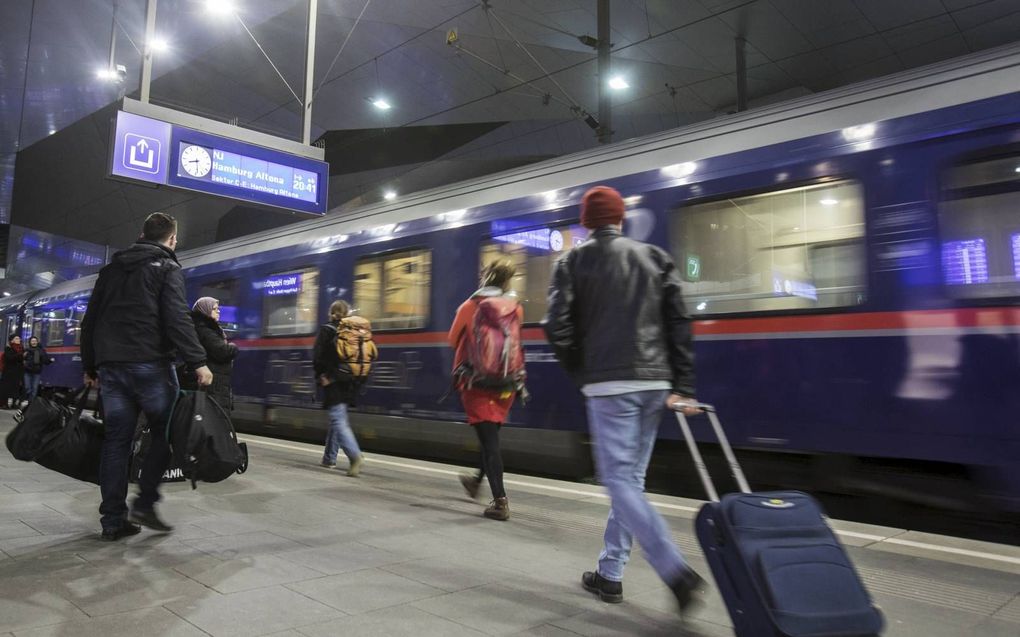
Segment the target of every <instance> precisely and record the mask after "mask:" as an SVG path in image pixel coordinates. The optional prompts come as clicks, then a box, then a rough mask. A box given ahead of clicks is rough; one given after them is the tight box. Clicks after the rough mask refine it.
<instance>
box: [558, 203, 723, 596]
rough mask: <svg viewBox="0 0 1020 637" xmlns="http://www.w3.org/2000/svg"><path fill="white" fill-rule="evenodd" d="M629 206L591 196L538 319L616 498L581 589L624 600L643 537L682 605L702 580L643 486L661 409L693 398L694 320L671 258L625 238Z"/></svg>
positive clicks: (600, 473)
mask: <svg viewBox="0 0 1020 637" xmlns="http://www.w3.org/2000/svg"><path fill="white" fill-rule="evenodd" d="M624 210H625V205H624V201H623V198H622V197H621V196H620V193H618V192H617V191H616V190H614V189H612V188H608V187H605V186H597V187H595V188H592V189H591V190H589V191H588V192H586V193H585V194H584V197H583V198H582V199H581V224H582V225H584V227H586V228H589V229H591V230H593V233H592V235H591V237H590V238H589V239H588V240H587V241H585V242H584V243H582V244H581V245H579V246H577V247H575V248H573V249H572V250H570V251H569V252H568V253H567V254H565V255H564V256H563V257H561V258H560V259H559V261H558V262H557V263H556V268H555V270H554V271H553V279H552V282H551V284H550V286H549V305H548V309H547V311H546V316H545V319H544V320H543V322H542V323H543V327H544V328H545V333H546V337H547V338H548V339H549V343H550V344H551V345H552V348H553V352H554V353H555V355H556V358H557V360H559V362H560V364H561V365H562V366H563V367H564V369H565V370H566V371H567V373H568V374H569V375H570V376H571V377H572V378H573V379H574V380H575V381H576V382H577V384H578V385H580V386H581V393H582V394H584V396H585V402H586V404H587V410H588V427H589V429H590V431H591V440H592V449H593V451H594V455H595V466H596V469H597V471H598V476H599V480H600V481H601V482H602V484H603V485H604V486H605V488H606V490H607V491H609V498H610V502H611V503H610V509H609V519H608V521H607V522H606V530H605V534H604V538H603V539H604V542H605V548H604V549H603V550H602V553H601V555H599V559H598V566H597V568H596V569H595V570H594V571H588V572H585V573H584V574H583V575H582V576H581V585H582V586H583V587H584V589H585V590H587V591H589V592H592V593H595V594H597V595H598V596H599V597H600V598H601V599H602V601H604V602H610V603H616V602H621V601H623V571H624V567H625V566H626V565H627V561H628V560H629V559H630V551H631V546H632V544H633V540H634V538H635V537H636V538H637V540H638V542H639V543H640V544H641V548H642V550H643V552H644V556H645V559H647V560H648V562H649V563H650V564H651V565H652V568H654V569H655V572H656V573H657V574H658V575H659V577H660V578H661V579H662V580H663V581H664V582H665V583H666V585H667V586H669V587H670V589H671V590H672V592H673V594H674V595H675V596H676V600H677V602H678V604H679V606H680V610H681V612H683V610H684V609H686V608H687V607H688V606H689V605H690V604H691V603H692V602H695V601H700V599H699V597H700V595H701V593H702V592H703V591H702V589H703V587H704V580H702V578H701V577H700V576H699V575H698V574H697V573H695V572H694V570H693V569H691V567H690V566H689V565H688V564H687V562H686V561H685V560H684V557H683V555H682V554H681V553H680V551H679V549H677V546H676V544H674V543H673V539H672V536H671V534H670V530H669V527H668V526H667V525H666V523H665V521H663V519H662V516H661V515H659V512H658V511H656V510H655V508H654V507H653V506H652V505H651V504H650V503H649V502H648V499H647V498H646V497H645V494H644V490H645V472H646V471H647V469H648V462H649V460H650V459H651V457H652V450H653V448H654V447H655V439H656V437H657V435H658V430H659V423H660V422H661V421H662V416H663V413H662V412H663V408H664V407H673V406H674V405H675V404H676V403H691V402H694V349H693V343H692V337H691V321H690V317H689V316H688V315H687V311H686V309H685V307H684V302H683V298H682V296H681V281H680V274H679V273H678V272H677V269H676V266H675V265H674V264H673V259H672V258H671V257H670V256H669V254H668V253H667V252H666V251H664V250H662V249H660V248H658V247H656V246H653V245H650V244H647V243H641V242H640V241H634V240H633V239H629V238H627V237H625V236H623V232H622V229H623V216H624ZM683 411H684V412H685V413H688V414H693V413H697V411H698V410H697V409H695V408H694V407H685V408H683Z"/></svg>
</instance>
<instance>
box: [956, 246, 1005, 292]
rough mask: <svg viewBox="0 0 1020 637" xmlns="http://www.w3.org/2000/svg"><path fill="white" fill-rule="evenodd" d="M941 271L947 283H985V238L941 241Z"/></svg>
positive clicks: (986, 268) (986, 258)
mask: <svg viewBox="0 0 1020 637" xmlns="http://www.w3.org/2000/svg"><path fill="white" fill-rule="evenodd" d="M1014 245H1015V244H1014ZM942 273H943V275H944V277H945V281H946V284H948V285H970V284H972V283H987V282H988V253H987V252H986V251H985V240H984V239H965V240H962V241H946V242H945V243H943V244H942Z"/></svg>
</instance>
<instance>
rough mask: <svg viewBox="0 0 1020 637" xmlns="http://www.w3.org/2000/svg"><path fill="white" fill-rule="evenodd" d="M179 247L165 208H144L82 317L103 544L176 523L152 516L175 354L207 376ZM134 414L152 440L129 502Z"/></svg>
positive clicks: (205, 379) (164, 457) (165, 453)
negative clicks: (94, 406) (99, 420)
mask: <svg viewBox="0 0 1020 637" xmlns="http://www.w3.org/2000/svg"><path fill="white" fill-rule="evenodd" d="M176 247H177V220H176V219H174V218H173V217H171V216H170V215H168V214H164V213H162V212H154V213H152V214H151V215H149V216H148V217H147V218H146V219H145V224H144V226H143V228H142V235H141V236H140V237H139V238H138V240H137V241H135V243H134V245H132V246H131V247H129V248H127V249H126V250H121V251H120V252H117V253H116V254H114V255H113V259H111V261H110V263H109V264H108V265H106V266H105V267H104V268H103V269H102V270H100V271H99V278H98V279H97V280H96V285H95V287H94V288H93V289H92V296H91V297H90V298H89V305H88V309H87V310H86V311H85V316H84V317H82V321H81V362H82V367H83V369H84V370H85V376H84V381H85V384H86V385H89V386H92V385H97V384H98V385H100V387H101V390H102V392H103V407H104V416H105V417H104V420H103V424H104V425H105V428H106V429H105V436H104V438H103V451H102V458H101V460H100V464H99V491H100V493H101V495H102V499H103V501H102V504H100V505H99V513H100V514H101V516H102V518H101V520H100V521H101V523H102V525H103V532H102V535H101V536H100V538H101V539H102V540H103V541H107V542H113V541H116V540H119V539H121V538H123V537H126V536H129V535H135V534H136V533H138V532H139V531H141V528H140V527H139V526H138V525H141V526H144V527H147V528H149V529H152V530H154V531H159V532H161V533H169V532H170V531H172V530H173V527H171V526H170V525H168V524H167V523H166V522H164V521H163V520H162V519H160V517H159V516H158V515H157V514H156V503H157V502H159V500H160V495H159V483H160V480H161V478H162V477H163V472H164V471H165V470H166V466H167V462H168V461H169V458H170V447H169V445H168V444H167V440H166V426H167V421H168V420H169V415H170V410H171V409H172V408H173V404H174V400H175V399H176V398H177V391H178V388H179V387H180V386H179V385H178V382H177V373H176V372H175V370H174V361H175V360H176V359H177V355H178V354H180V356H181V358H183V359H184V362H185V364H186V365H187V366H188V369H191V370H192V371H194V372H195V375H196V376H197V380H198V384H199V385H203V386H204V385H209V384H210V383H212V381H213V375H212V372H210V371H209V368H208V367H207V366H206V364H205V361H206V358H205V350H203V349H202V345H201V344H200V343H199V342H198V336H197V335H196V334H195V325H194V323H192V322H191V318H190V317H189V316H188V304H187V300H186V298H185V295H184V273H183V272H182V271H181V264H180V263H179V262H178V261H177V254H176V253H175V252H174V249H175V248H176ZM139 412H144V413H145V419H146V420H147V421H148V423H149V427H150V430H151V432H152V446H151V447H150V448H149V452H148V454H146V456H145V463H144V465H143V466H142V473H141V475H140V476H139V478H138V487H139V493H138V497H137V498H135V500H134V502H133V503H132V505H131V509H130V510H129V509H128V506H127V491H128V465H129V464H130V462H131V442H132V440H133V439H134V435H135V427H136V425H137V424H138V415H139Z"/></svg>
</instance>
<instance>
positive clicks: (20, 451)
mask: <svg viewBox="0 0 1020 637" xmlns="http://www.w3.org/2000/svg"><path fill="white" fill-rule="evenodd" d="M85 394H86V390H85V388H82V389H81V390H80V391H78V392H75V393H74V394H71V395H70V396H56V395H54V396H52V397H46V396H36V397H35V398H33V399H32V402H30V403H29V404H28V406H27V407H25V409H24V410H23V411H22V412H21V414H20V418H18V420H19V422H18V425H17V426H16V427H15V428H14V429H12V430H11V431H10V433H8V434H7V440H6V441H5V442H6V443H7V450H8V451H10V452H11V455H12V456H14V457H15V458H17V459H18V460H24V461H25V462H32V461H33V460H35V458H36V456H38V455H39V452H40V451H42V449H43V447H44V446H45V444H46V443H47V441H48V440H49V439H50V438H52V437H53V436H55V435H56V434H59V433H60V432H61V431H62V430H63V428H64V419H65V418H68V417H70V416H71V415H72V414H73V413H74V409H73V407H72V406H73V405H75V404H76V403H78V402H79V401H80V400H81V399H82V398H83V397H84V396H85Z"/></svg>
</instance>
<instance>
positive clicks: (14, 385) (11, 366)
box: [0, 334, 25, 409]
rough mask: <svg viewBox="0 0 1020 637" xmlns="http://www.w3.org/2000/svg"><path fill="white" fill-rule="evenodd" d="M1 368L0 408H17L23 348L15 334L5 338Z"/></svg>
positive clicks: (22, 377)
mask: <svg viewBox="0 0 1020 637" xmlns="http://www.w3.org/2000/svg"><path fill="white" fill-rule="evenodd" d="M3 368H4V371H3V377H2V378H0V408H2V409H17V408H18V405H19V403H21V385H22V383H23V382H24V380H25V379H24V377H25V349H24V347H23V346H22V345H21V337H20V336H18V335H17V334H15V335H13V336H11V337H9V338H8V339H7V347H5V348H4V366H3Z"/></svg>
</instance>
